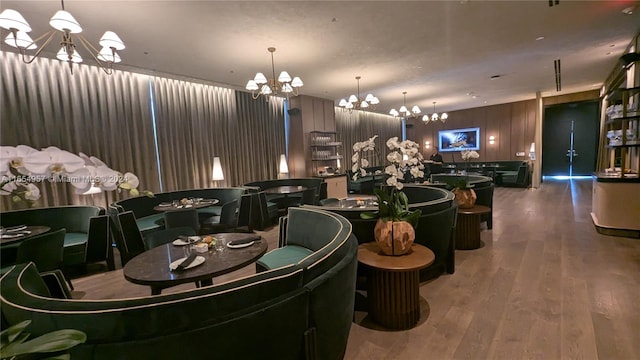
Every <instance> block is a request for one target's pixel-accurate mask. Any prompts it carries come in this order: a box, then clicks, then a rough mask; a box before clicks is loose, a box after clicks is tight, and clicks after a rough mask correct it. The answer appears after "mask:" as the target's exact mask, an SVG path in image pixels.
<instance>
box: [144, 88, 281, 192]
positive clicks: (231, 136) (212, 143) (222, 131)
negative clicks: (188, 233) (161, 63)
mask: <svg viewBox="0 0 640 360" xmlns="http://www.w3.org/2000/svg"><path fill="white" fill-rule="evenodd" d="M153 83H154V86H153V88H154V104H155V114H156V124H157V131H158V146H159V148H160V164H161V174H162V183H163V189H164V191H171V190H177V189H187V188H205V187H211V186H212V185H213V184H212V179H211V174H212V170H213V158H214V157H216V156H217V157H220V162H221V165H222V170H223V173H224V177H225V179H224V181H220V182H219V183H218V184H217V185H219V186H234V185H241V184H243V183H246V182H249V181H251V180H256V179H271V178H274V177H275V175H276V173H277V165H276V161H277V156H278V154H281V153H284V146H285V145H284V113H283V99H281V98H270V99H269V100H268V101H267V102H265V101H263V100H262V99H258V100H253V99H251V95H250V94H248V93H244V92H236V91H234V90H231V89H225V88H220V87H216V86H212V85H206V84H198V83H193V82H186V81H179V80H172V79H166V78H159V77H156V78H154V80H153Z"/></svg>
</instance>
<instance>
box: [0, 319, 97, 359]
mask: <svg viewBox="0 0 640 360" xmlns="http://www.w3.org/2000/svg"><path fill="white" fill-rule="evenodd" d="M30 323H31V320H25V321H23V322H21V323H18V324H16V325H13V326H11V327H9V328H7V329H4V330H2V332H1V333H0V340H1V341H0V359H3V360H4V359H16V360H17V359H45V358H46V359H69V358H70V355H69V353H68V352H67V350H69V349H71V348H72V347H74V346H76V345H78V344H82V343H84V342H85V341H86V340H87V335H86V334H85V333H84V332H82V331H80V330H73V329H62V330H56V331H53V332H50V333H47V334H44V335H42V336H39V337H37V338H34V339H31V340H27V339H28V338H29V333H24V332H23V331H24V330H25V329H26V328H27V326H29V324H30Z"/></svg>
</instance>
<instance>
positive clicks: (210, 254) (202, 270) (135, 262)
mask: <svg viewBox="0 0 640 360" xmlns="http://www.w3.org/2000/svg"><path fill="white" fill-rule="evenodd" d="M211 236H213V237H215V238H216V241H220V242H222V246H220V247H219V250H215V249H210V250H209V251H207V252H204V253H198V256H202V257H203V258H204V262H203V263H202V264H200V265H197V266H194V267H192V268H189V269H185V270H181V271H174V270H171V269H170V268H169V266H170V264H171V263H173V262H175V261H177V260H180V259H183V258H185V250H184V246H187V245H174V244H173V243H169V244H165V245H161V246H158V247H155V248H153V249H150V250H148V251H145V252H143V253H142V254H140V255H138V256H136V257H134V258H133V259H131V260H129V262H127V264H126V265H125V266H124V269H123V273H124V277H125V279H127V280H128V281H130V282H132V283H134V284H139V285H148V286H150V287H151V295H158V294H160V293H161V292H162V289H166V288H169V287H172V286H176V285H179V284H184V283H190V282H196V283H198V284H199V285H200V286H207V285H212V284H213V281H212V279H213V278H214V277H216V276H219V275H223V274H227V273H230V272H232V271H235V270H238V269H240V268H242V267H245V266H247V265H249V264H251V263H253V262H255V261H256V260H257V259H258V258H260V257H261V256H262V255H264V253H266V252H267V241H266V240H265V239H263V238H261V237H260V236H259V235H257V234H247V233H219V234H213V235H211ZM234 240H236V241H238V240H245V241H246V240H253V241H254V242H253V244H251V245H250V246H246V247H238V248H230V247H228V246H227V245H228V244H229V243H230V242H231V241H234ZM192 251H195V250H192Z"/></svg>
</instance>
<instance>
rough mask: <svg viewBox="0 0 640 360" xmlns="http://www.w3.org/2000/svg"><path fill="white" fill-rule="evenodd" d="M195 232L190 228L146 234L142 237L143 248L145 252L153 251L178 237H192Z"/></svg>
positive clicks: (176, 228)
mask: <svg viewBox="0 0 640 360" xmlns="http://www.w3.org/2000/svg"><path fill="white" fill-rule="evenodd" d="M193 235H196V232H195V231H194V230H193V228H191V227H190V226H183V227H174V228H169V229H164V230H158V231H154V232H151V233H148V234H147V235H145V236H144V238H143V241H144V247H145V249H146V250H150V249H153V248H155V247H158V246H162V245H164V244H168V243H170V242H172V241H173V240H176V239H178V238H179V237H180V236H193Z"/></svg>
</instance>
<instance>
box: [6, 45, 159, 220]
mask: <svg viewBox="0 0 640 360" xmlns="http://www.w3.org/2000/svg"><path fill="white" fill-rule="evenodd" d="M0 69H1V71H2V77H1V79H0V84H1V85H0V86H1V88H2V95H1V96H0V99H1V101H2V104H1V105H0V116H1V117H0V120H1V122H0V126H1V135H0V143H1V144H2V145H5V146H16V145H28V146H31V147H33V148H35V149H41V148H45V147H49V146H56V147H59V148H60V149H62V150H67V151H69V152H72V153H75V154H78V153H79V152H83V153H85V154H87V155H89V156H95V157H98V158H99V159H101V160H103V161H104V162H105V163H106V164H108V165H109V166H110V167H111V168H112V169H114V170H117V171H121V172H123V173H124V172H133V173H134V174H136V175H137V176H138V177H139V179H140V183H141V184H140V188H141V189H149V190H152V191H157V190H156V189H158V179H157V175H156V174H157V168H156V162H155V160H154V159H155V150H154V137H153V124H152V122H151V121H150V120H151V115H150V107H149V104H150V101H149V90H148V87H149V80H148V79H149V78H148V76H145V75H140V74H134V73H130V72H126V71H114V73H113V74H112V75H110V76H107V75H105V74H104V73H103V72H102V70H101V69H100V68H99V67H95V66H78V65H76V66H74V68H73V74H71V72H70V71H69V68H68V64H67V63H63V62H60V61H57V60H50V59H45V58H38V59H36V61H34V62H33V63H32V64H24V63H23V62H22V60H21V59H20V57H19V56H18V55H16V54H14V53H7V52H0ZM39 187H40V190H41V192H42V198H41V199H40V200H39V201H38V205H39V206H53V205H67V204H91V203H95V204H96V205H102V206H104V204H105V203H106V201H113V200H114V199H116V198H117V197H119V196H127V195H124V194H118V193H117V192H108V193H106V195H107V197H108V198H107V199H105V196H104V195H102V196H100V195H91V196H87V195H77V194H75V193H74V192H73V190H72V187H71V185H69V184H64V183H63V184H60V183H55V184H48V183H46V182H45V183H42V184H40V185H39ZM0 198H1V201H2V208H3V209H7V208H11V207H12V204H11V203H10V199H9V197H8V196H2V197H0Z"/></svg>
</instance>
